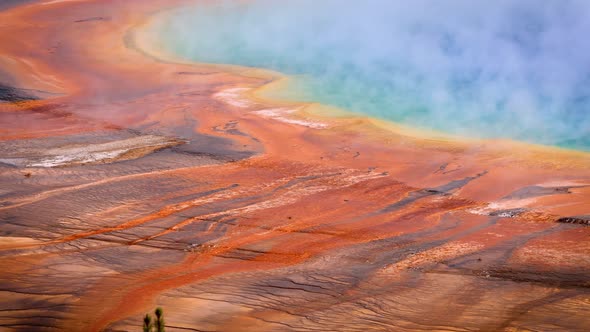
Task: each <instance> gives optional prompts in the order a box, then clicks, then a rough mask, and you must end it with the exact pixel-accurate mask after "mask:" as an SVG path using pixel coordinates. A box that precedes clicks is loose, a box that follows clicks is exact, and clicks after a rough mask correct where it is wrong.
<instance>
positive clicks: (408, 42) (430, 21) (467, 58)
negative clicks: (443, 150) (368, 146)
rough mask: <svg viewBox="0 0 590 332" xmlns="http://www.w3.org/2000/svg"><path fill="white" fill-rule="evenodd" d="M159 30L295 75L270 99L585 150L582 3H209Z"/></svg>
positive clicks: (185, 43)
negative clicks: (322, 104)
mask: <svg viewBox="0 0 590 332" xmlns="http://www.w3.org/2000/svg"><path fill="white" fill-rule="evenodd" d="M157 30H158V31H159V33H160V34H161V36H160V39H161V40H162V41H163V42H164V44H165V47H167V48H168V49H169V50H171V51H173V52H175V53H176V54H178V55H180V56H182V57H185V58H188V59H191V60H196V61H199V62H210V63H224V64H237V65H246V66H254V67H262V68H269V69H273V70H277V71H280V72H283V73H286V74H290V75H295V76H294V77H295V80H294V81H293V83H292V84H291V85H290V86H289V87H288V88H287V89H283V90H282V92H281V93H279V95H278V97H282V98H287V99H294V100H302V101H315V102H321V103H324V104H328V105H333V106H337V107H340V108H344V109H347V110H351V111H354V112H358V113H363V114H367V115H370V116H374V117H378V118H383V119H387V120H392V121H395V122H399V123H403V124H406V125H410V126H414V127H419V128H428V129H434V130H438V131H443V132H447V133H452V134H456V135H461V136H468V137H481V138H511V139H516V140H522V141H527V142H533V143H539V144H546V145H555V146H561V147H567V148H574V149H579V150H590V104H589V102H590V42H588V40H590V39H588V36H590V2H588V1H567V0H564V1H549V0H534V1H533V0H530V1H529V0H518V1H517V0H514V1H507V0H506V1H504V0H499V1H493V2H489V3H484V2H481V1H467V0H465V1H459V0H455V1H453V0H449V1H435V0H415V1H412V2H408V1H394V0H366V1H341V0H339V1H336V0H324V1H322V0H317V1H310V0H298V1H295V0H292V1H288V0H286V1H271V0H258V1H257V0H253V1H218V2H213V3H211V2H209V3H207V4H203V5H199V6H195V7H193V8H183V9H182V10H179V11H177V12H175V13H174V14H173V15H171V16H169V18H168V19H167V20H166V21H164V22H160V23H159V26H158V27H157Z"/></svg>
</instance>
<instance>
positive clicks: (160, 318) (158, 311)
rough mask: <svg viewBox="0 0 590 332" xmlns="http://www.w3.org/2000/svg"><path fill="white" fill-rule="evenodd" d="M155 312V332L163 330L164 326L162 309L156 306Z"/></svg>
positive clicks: (162, 331) (163, 331)
mask: <svg viewBox="0 0 590 332" xmlns="http://www.w3.org/2000/svg"><path fill="white" fill-rule="evenodd" d="M155 314H156V322H155V325H156V332H165V327H164V311H163V310H162V308H160V307H158V308H156V311H155Z"/></svg>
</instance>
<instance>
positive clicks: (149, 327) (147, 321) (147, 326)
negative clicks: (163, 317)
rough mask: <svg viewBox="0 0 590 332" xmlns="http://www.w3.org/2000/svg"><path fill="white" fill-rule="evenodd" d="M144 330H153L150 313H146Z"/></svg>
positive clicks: (144, 331) (150, 331)
mask: <svg viewBox="0 0 590 332" xmlns="http://www.w3.org/2000/svg"><path fill="white" fill-rule="evenodd" d="M143 332H152V317H151V316H150V314H145V317H143Z"/></svg>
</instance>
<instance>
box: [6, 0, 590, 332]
mask: <svg viewBox="0 0 590 332" xmlns="http://www.w3.org/2000/svg"><path fill="white" fill-rule="evenodd" d="M188 2H190V1H180V0H174V1H170V0H150V1H146V0H130V1H112V0H101V1H98V0H96V1H33V2H30V1H29V2H25V3H24V4H21V5H18V6H15V7H11V8H8V9H4V10H2V11H0V83H1V84H2V89H0V93H2V95H1V97H2V102H1V103H0V225H1V229H0V236H1V237H0V284H1V287H0V330H2V331H102V330H106V331H139V330H140V329H141V322H142V317H143V315H144V314H145V313H146V312H151V311H152V310H153V309H154V308H155V307H156V306H161V307H163V308H164V311H165V315H166V322H167V331H169V332H172V331H369V330H376V331H427V330H439V331H529V330H530V331H588V330H590V315H588V312H590V227H588V220H590V217H588V216H589V215H590V155H589V154H587V153H577V152H571V151H564V150H558V149H553V148H542V147H537V146H528V145H524V144H520V143H515V142H504V141H449V140H443V139H440V140H438V139H432V138H424V137H418V136H413V135H411V134H410V133H406V132H399V131H392V130H388V129H385V128H384V126H382V125H377V124H375V121H373V120H370V119H362V118H337V119H336V118H321V117H319V116H314V115H312V114H311V113H309V112H307V113H302V112H296V110H298V109H299V108H302V107H303V108H305V105H284V104H280V103H276V104H273V103H272V102H270V101H261V100H255V99H247V95H248V94H249V92H250V91H251V90H252V89H254V88H257V87H260V86H262V85H264V84H266V83H268V81H269V79H272V77H270V76H269V75H270V74H268V73H264V72H260V73H258V72H255V71H252V70H245V69H244V70H240V69H239V68H235V67H231V68H230V67H228V68H226V67H224V66H209V65H198V64H179V63H174V62H173V61H167V60H162V59H159V58H158V57H155V56H153V55H151V53H150V52H148V51H146V50H145V48H144V47H142V46H145V45H142V44H141V43H142V41H140V40H138V38H137V35H136V34H137V33H138V31H139V30H138V29H140V27H141V25H142V24H144V23H146V22H147V20H149V18H150V17H151V16H152V15H154V13H156V12H158V11H161V10H165V9H168V8H170V7H172V6H179V5H183V4H185V3H188ZM143 42H145V41H143ZM584 221H585V222H584Z"/></svg>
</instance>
